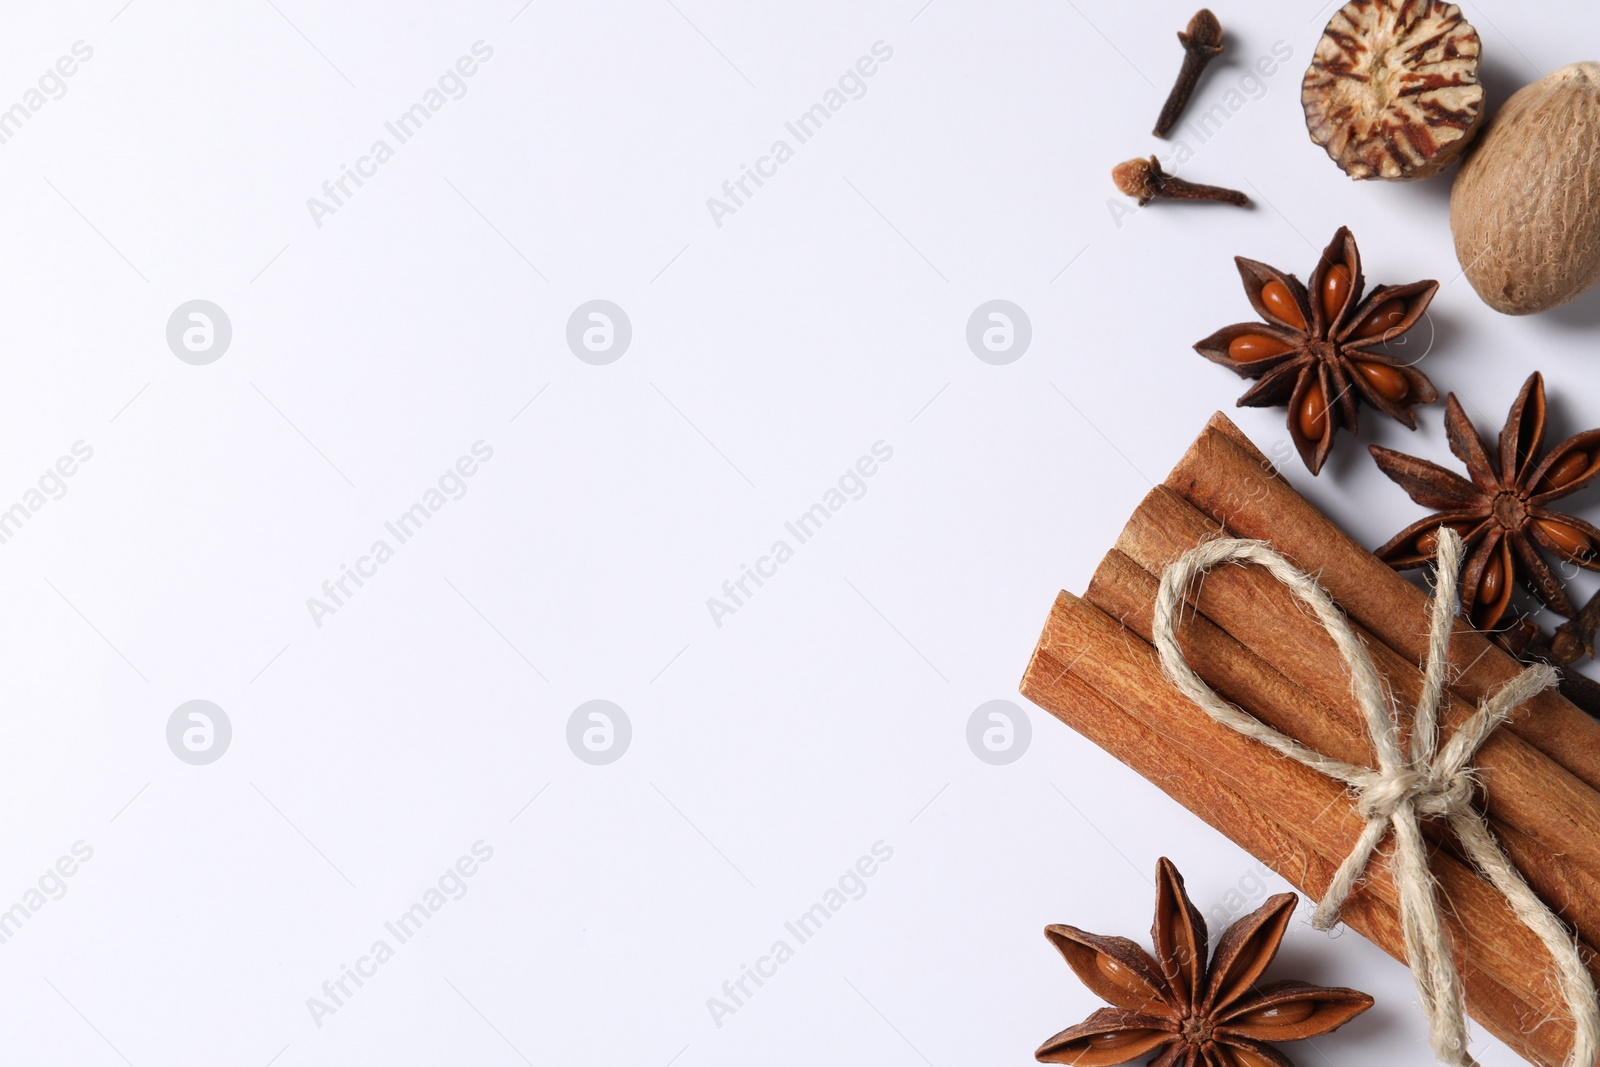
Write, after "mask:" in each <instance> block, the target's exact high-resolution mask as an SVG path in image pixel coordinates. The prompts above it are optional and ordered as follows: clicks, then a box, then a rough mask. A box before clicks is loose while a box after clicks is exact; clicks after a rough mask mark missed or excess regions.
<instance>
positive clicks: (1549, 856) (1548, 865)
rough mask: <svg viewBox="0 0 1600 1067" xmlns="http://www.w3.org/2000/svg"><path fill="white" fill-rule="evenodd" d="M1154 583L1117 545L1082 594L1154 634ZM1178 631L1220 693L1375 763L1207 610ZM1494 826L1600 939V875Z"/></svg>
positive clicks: (1349, 725) (1275, 722)
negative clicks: (1224, 629) (1211, 618)
mask: <svg viewBox="0 0 1600 1067" xmlns="http://www.w3.org/2000/svg"><path fill="white" fill-rule="evenodd" d="M1157 586H1158V580H1157V578H1156V577H1155V576H1154V575H1153V574H1151V573H1149V572H1148V571H1146V570H1145V569H1144V568H1142V567H1140V566H1139V564H1138V563H1137V562H1135V561H1134V560H1133V559H1131V558H1130V557H1128V556H1126V555H1124V554H1123V553H1122V552H1119V551H1115V550H1113V551H1112V552H1111V553H1110V554H1109V555H1107V556H1106V558H1105V559H1104V561H1102V562H1101V564H1100V567H1099V569H1098V570H1096V571H1095V574H1094V578H1093V580H1092V581H1091V582H1090V583H1089V589H1088V592H1087V593H1086V594H1085V599H1086V600H1088V601H1089V602H1090V603H1092V604H1094V605H1095V606H1096V607H1098V608H1100V609H1101V610H1102V611H1104V612H1105V613H1106V614H1108V615H1110V616H1111V617H1112V618H1115V619H1118V620H1119V621H1121V622H1122V623H1123V624H1124V625H1125V626H1127V627H1128V628H1129V629H1131V630H1132V631H1133V632H1134V633H1136V634H1138V635H1139V636H1140V638H1142V639H1143V640H1145V641H1150V640H1151V639H1152V638H1151V634H1152V627H1151V621H1152V618H1153V616H1154V613H1155V599H1156V590H1157ZM1178 639H1179V644H1180V645H1181V646H1182V647H1183V650H1184V655H1185V657H1186V658H1187V659H1188V661H1189V664H1190V666H1192V667H1193V668H1194V669H1195V671H1196V672H1197V673H1198V674H1199V675H1200V676H1201V677H1202V678H1204V679H1205V680H1206V681H1207V683H1208V684H1210V685H1211V687H1212V688H1213V689H1215V690H1216V691H1217V692H1218V693H1219V694H1221V695H1222V697H1223V699H1225V700H1228V701H1230V702H1232V703H1233V704H1236V705H1237V706H1239V707H1240V708H1242V709H1244V710H1245V711H1247V712H1249V713H1250V714H1251V715H1254V716H1255V717H1256V718H1258V719H1260V720H1261V721H1262V722H1265V723H1267V724H1268V725H1269V726H1272V727H1273V728H1274V729H1276V730H1278V731H1280V732H1281V733H1285V734H1288V735H1289V736H1291V737H1294V738H1297V739H1298V740H1300V741H1302V742H1304V743H1305V744H1307V745H1310V746H1311V747H1312V748H1314V749H1316V750H1317V751H1318V752H1323V753H1326V754H1327V755H1329V756H1333V757H1334V758H1336V759H1341V760H1344V761H1345V762H1347V763H1357V764H1363V765H1368V766H1370V765H1371V764H1372V761H1373V760H1372V752H1371V746H1370V743H1369V741H1368V739H1367V737H1366V736H1365V733H1364V730H1363V729H1362V728H1361V726H1360V724H1359V722H1355V721H1350V720H1348V719H1347V718H1346V717H1344V716H1341V715H1339V714H1338V713H1336V712H1335V711H1334V710H1333V709H1331V708H1329V706H1328V705H1326V704H1324V703H1323V702H1321V701H1320V700H1318V699H1316V697H1315V696H1314V695H1313V694H1312V693H1310V692H1309V691H1308V690H1306V689H1304V688H1301V687H1299V686H1296V685H1295V684H1293V683H1292V682H1291V681H1289V679H1287V678H1285V677H1284V676H1283V675H1282V674H1281V673H1279V671H1278V668H1277V667H1276V666H1275V665H1274V664H1272V663H1270V662H1268V661H1267V660H1265V659H1263V658H1262V657H1260V656H1258V655H1257V654H1256V653H1254V652H1253V651H1251V650H1250V649H1249V648H1248V647H1246V646H1245V645H1243V644H1241V643H1240V642H1239V641H1238V640H1237V639H1236V638H1235V637H1234V636H1232V635H1231V634H1229V633H1227V632H1225V631H1223V630H1222V629H1221V628H1219V627H1218V626H1217V625H1216V624H1215V623H1213V622H1212V621H1211V620H1210V619H1209V618H1207V617H1206V616H1204V615H1202V614H1192V615H1188V616H1186V618H1185V620H1184V623H1183V626H1182V627H1181V628H1180V629H1179V631H1178ZM1490 826H1491V828H1492V829H1493V830H1494V833H1495V836H1496V837H1497V838H1498V839H1499V841H1500V843H1501V846H1502V847H1503V848H1504V850H1505V853H1506V855H1507V856H1508V857H1510V859H1511V861H1512V863H1513V864H1515V865H1516V867H1517V869H1518V870H1520V871H1522V872H1523V873H1524V875H1525V876H1526V878H1527V880H1528V883H1529V884H1530V885H1531V886H1532V887H1533V889H1534V891H1535V892H1536V893H1538V894H1539V896H1540V897H1541V898H1542V899H1543V900H1544V901H1545V902H1546V903H1547V904H1548V905H1549V906H1550V907H1551V909H1552V910H1554V911H1555V912H1556V913H1557V914H1559V915H1561V916H1562V917H1563V918H1565V919H1566V920H1567V921H1568V922H1570V923H1571V924H1572V925H1573V926H1574V927H1576V928H1577V930H1578V932H1579V934H1580V935H1581V936H1582V937H1583V939H1584V940H1585V941H1586V942H1588V943H1589V944H1591V945H1592V944H1594V943H1595V942H1596V941H1597V940H1600V937H1597V935H1600V879H1596V878H1595V877H1594V876H1592V875H1590V874H1589V873H1588V872H1586V871H1584V870H1583V869H1582V868H1580V867H1578V866H1576V865H1575V864H1573V863H1571V862H1569V860H1568V859H1567V858H1566V857H1565V856H1562V855H1560V854H1557V853H1553V852H1552V851H1551V850H1550V849H1548V848H1545V847H1544V846H1543V845H1541V844H1540V843H1539V842H1537V841H1535V840H1534V839H1533V838H1531V837H1529V836H1528V835H1527V834H1524V833H1523V832H1521V831H1520V830H1517V829H1516V828H1515V827H1511V826H1507V825H1505V824H1504V823H1501V822H1499V821H1497V820H1495V819H1493V818H1491V819H1490ZM1424 830H1425V832H1427V833H1428V834H1429V835H1430V837H1431V838H1432V839H1434V840H1435V841H1438V842H1445V841H1446V838H1447V835H1446V834H1445V833H1444V829H1443V826H1442V824H1439V823H1437V822H1428V823H1425V824H1424ZM1458 858H1459V856H1458Z"/></svg>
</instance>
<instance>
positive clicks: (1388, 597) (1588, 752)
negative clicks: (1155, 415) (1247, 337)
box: [1166, 413, 1600, 833]
mask: <svg viewBox="0 0 1600 1067" xmlns="http://www.w3.org/2000/svg"><path fill="white" fill-rule="evenodd" d="M1166 485H1167V486H1168V488H1170V489H1172V490H1173V491H1174V492H1176V493H1178V495H1180V496H1182V497H1184V498H1185V499H1187V500H1188V501H1189V502H1190V503H1192V504H1194V506H1195V507H1196V508H1198V509H1199V510H1200V511H1201V512H1203V513H1205V514H1206V515H1207V516H1208V517H1210V518H1211V519H1212V520H1213V521H1214V522H1216V523H1218V524H1219V525H1221V526H1226V527H1228V528H1229V529H1231V530H1233V531H1234V532H1235V534H1236V535H1237V536H1239V537H1253V538H1260V539H1262V540H1266V541H1271V542H1272V543H1273V546H1274V547H1275V548H1277V550H1278V551H1279V552H1282V553H1283V554H1284V555H1285V556H1287V557H1288V558H1290V559H1291V560H1294V561H1295V563H1296V564H1298V565H1299V566H1300V568H1301V569H1302V570H1304V571H1306V572H1307V573H1308V574H1314V575H1316V576H1317V577H1318V580H1319V581H1320V582H1321V583H1322V585H1323V586H1324V588H1326V589H1327V590H1328V592H1329V593H1330V594H1332V595H1333V598H1334V600H1336V601H1337V602H1338V603H1339V606H1340V607H1342V608H1343V609H1344V610H1345V612H1346V614H1348V615H1349V616H1350V617H1351V618H1352V619H1353V620H1355V621H1356V622H1358V623H1360V624H1361V625H1362V626H1363V627H1365V628H1366V629H1368V630H1369V631H1371V632H1372V633H1373V634H1374V635H1375V636H1376V637H1377V638H1378V639H1379V640H1380V641H1382V642H1383V643H1384V644H1385V645H1387V646H1389V647H1390V648H1392V649H1394V650H1395V651H1396V652H1397V653H1399V654H1400V655H1401V656H1403V657H1404V658H1405V659H1406V660H1408V661H1409V662H1412V663H1421V662H1423V660H1424V659H1425V658H1426V657H1427V651H1428V650H1427V629H1426V627H1425V626H1419V625H1417V620H1418V619H1421V618H1425V617H1426V615H1425V612H1426V607H1425V604H1426V600H1427V595H1426V594H1425V593H1423V592H1422V590H1420V589H1418V588H1417V587H1416V586H1414V585H1412V584H1411V583H1410V582H1409V581H1407V580H1406V579H1405V578H1404V577H1402V576H1401V575H1399V574H1397V573H1395V572H1394V571H1393V570H1392V569H1390V567H1389V566H1388V565H1387V564H1385V563H1383V562H1382V561H1381V560H1379V559H1378V558H1377V557H1376V556H1374V555H1373V554H1372V553H1371V552H1369V551H1367V550H1366V549H1365V548H1363V547H1362V546H1361V545H1360V544H1358V543H1357V542H1356V541H1354V540H1352V539H1351V537H1350V535H1349V534H1347V533H1345V532H1344V531H1343V530H1341V529H1340V528H1339V527H1338V525H1337V524H1335V523H1334V522H1332V521H1331V520H1330V519H1328V517H1327V516H1325V515H1323V514H1322V513H1321V512H1319V511H1318V510H1317V509H1316V508H1315V507H1313V506H1312V505H1311V504H1310V503H1308V502H1307V501H1306V500H1305V499H1304V498H1303V497H1301V496H1300V494H1299V493H1297V492H1295V490H1294V488H1293V487H1292V486H1290V485H1289V483H1288V482H1286V481H1284V480H1283V479H1282V478H1281V477H1279V476H1278V474H1277V473H1276V472H1275V471H1274V470H1273V467H1272V463H1271V461H1269V460H1268V459H1267V458H1266V457H1265V456H1264V455H1262V454H1261V452H1260V451H1258V450H1257V449H1256V448H1255V446H1253V445H1252V444H1250V442H1249V439H1248V438H1246V437H1245V436H1244V434H1243V433H1242V432H1241V431H1240V430H1239V428H1238V427H1236V426H1235V425H1234V424H1233V423H1232V422H1231V421H1230V420H1229V419H1228V418H1227V417H1226V416H1224V415H1222V414H1220V413H1218V414H1217V415H1215V416H1213V417H1212V419H1211V422H1210V424H1209V425H1208V426H1207V428H1206V431H1205V433H1204V434H1202V435H1201V437H1200V439H1199V440H1198V441H1197V442H1195V444H1194V446H1193V447H1192V448H1190V450H1189V452H1188V454H1187V455H1185V456H1184V457H1183V459H1182V460H1181V461H1180V462H1179V463H1178V465H1177V467H1175V468H1174V469H1173V471H1172V473H1171V474H1170V475H1169V476H1168V477H1167V480H1166ZM1450 661H1451V663H1452V665H1453V666H1454V667H1455V668H1456V671H1457V672H1458V673H1457V676H1456V678H1455V681H1454V683H1453V684H1452V686H1451V688H1452V690H1453V691H1454V692H1455V693H1456V694H1458V695H1459V696H1460V697H1462V698H1463V699H1465V700H1466V701H1467V702H1468V703H1471V704H1477V703H1478V702H1479V701H1480V700H1482V699H1483V698H1484V697H1486V696H1487V695H1489V694H1490V693H1491V692H1493V691H1494V690H1495V689H1497V688H1499V687H1500V686H1501V685H1503V684H1505V683H1506V682H1507V681H1509V680H1510V679H1511V678H1513V677H1514V676H1515V675H1516V674H1517V672H1518V671H1520V670H1522V665H1521V664H1520V663H1518V662H1517V661H1516V660H1515V659H1513V658H1512V657H1511V656H1510V655H1509V654H1507V653H1506V652H1505V651H1504V650H1503V649H1501V648H1499V647H1498V646H1496V645H1494V644H1492V643H1491V642H1490V641H1489V640H1488V638H1486V637H1484V636H1483V634H1481V633H1479V632H1478V631H1476V630H1474V629H1472V627H1471V626H1470V625H1469V624H1468V623H1467V622H1466V621H1465V620H1458V621H1457V623H1456V632H1455V638H1454V640H1453V641H1452V642H1451V645H1450ZM1505 728H1506V729H1508V730H1510V731H1511V732H1512V733H1513V734H1515V735H1516V736H1518V737H1520V738H1522V739H1523V740H1524V741H1526V742H1528V744H1530V745H1532V746H1533V747H1534V748H1536V749H1538V750H1539V751H1540V752H1543V753H1544V754H1545V755H1546V756H1549V757H1550V758H1551V759H1552V760H1554V761H1555V762H1556V763H1557V764H1559V765H1560V766H1562V767H1564V768H1566V769H1567V770H1568V771H1570V772H1571V773H1572V774H1573V775H1575V776H1576V777H1577V778H1578V779H1580V780H1581V781H1583V782H1584V783H1585V784H1587V785H1588V786H1589V787H1590V788H1591V789H1595V790H1600V720H1596V719H1594V718H1592V717H1590V716H1589V715H1586V714H1585V713H1584V712H1583V711H1582V710H1581V709H1579V708H1578V707H1576V706H1575V705H1573V704H1572V703H1571V702H1570V701H1569V700H1567V699H1566V698H1565V697H1563V696H1561V695H1560V694H1559V693H1555V692H1548V693H1543V694H1541V695H1540V696H1538V697H1536V698H1535V699H1533V700H1532V701H1530V702H1529V703H1528V705H1527V708H1526V710H1524V712H1523V713H1522V714H1520V715H1519V716H1518V717H1517V718H1515V719H1513V720H1512V722H1511V723H1509V724H1508V725H1507V726H1506V727H1505ZM1594 829H1595V827H1594V826H1593V825H1591V826H1590V827H1588V828H1587V832H1588V833H1593V832H1594Z"/></svg>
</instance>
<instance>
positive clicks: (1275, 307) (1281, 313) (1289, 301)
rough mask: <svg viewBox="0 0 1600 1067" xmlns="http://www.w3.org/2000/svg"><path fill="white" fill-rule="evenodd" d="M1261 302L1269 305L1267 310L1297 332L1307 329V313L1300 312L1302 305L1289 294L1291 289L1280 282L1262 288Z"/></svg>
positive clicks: (1270, 283) (1272, 282) (1269, 283)
mask: <svg viewBox="0 0 1600 1067" xmlns="http://www.w3.org/2000/svg"><path fill="white" fill-rule="evenodd" d="M1261 302H1262V303H1263V304H1265V305H1267V310H1268V311H1270V312H1272V313H1273V314H1274V315H1276V316H1278V318H1280V319H1282V320H1283V321H1284V322H1287V323H1288V324H1289V325H1290V326H1293V327H1294V328H1295V329H1297V330H1303V329H1305V328H1306V316H1305V312H1303V311H1301V310H1300V304H1299V302H1297V301H1296V300H1295V298H1294V294H1292V293H1290V292H1289V287H1288V286H1287V285H1284V284H1283V283H1282V282H1280V281H1276V280H1274V281H1270V282H1268V283H1267V284H1266V285H1263V286H1262V287H1261Z"/></svg>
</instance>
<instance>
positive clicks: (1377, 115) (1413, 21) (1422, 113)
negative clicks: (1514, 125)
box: [1300, 0, 1484, 181]
mask: <svg viewBox="0 0 1600 1067" xmlns="http://www.w3.org/2000/svg"><path fill="white" fill-rule="evenodd" d="M1481 53H1482V46H1481V42H1480V41H1479V40H1478V31H1477V30H1475V29H1473V28H1472V26H1471V24H1470V23H1468V22H1467V21H1466V20H1465V19H1463V18H1462V17H1461V9H1460V8H1459V7H1457V6H1456V5H1455V4H1447V3H1444V2H1443V0H1350V3H1348V4H1346V5H1344V7H1342V8H1340V9H1339V10H1338V12H1336V13H1335V14H1334V16H1333V18H1332V19H1331V20H1330V21H1329V22H1328V27H1327V29H1326V30H1324V31H1323V33H1322V39H1321V40H1320V41H1318V42H1317V47H1316V50H1315V51H1314V52H1313V53H1312V56H1311V67H1310V69H1308V70H1307V71H1306V76H1305V81H1304V82H1302V83H1301V86H1300V103H1301V104H1302V105H1303V106H1304V107H1305V112H1306V129H1307V130H1309V131H1310V133H1311V139H1312V140H1313V141H1315V142H1316V143H1317V144H1319V145H1321V146H1322V147H1323V148H1325V149H1327V152H1328V155H1329V156H1331V157H1333V161H1334V162H1335V163H1337V164H1339V167H1340V169H1342V170H1343V171H1344V172H1345V173H1346V174H1348V175H1350V177H1352V178H1357V179H1364V178H1384V179H1387V180H1389V181H1410V180H1412V179H1414V178H1426V177H1428V176H1429V175H1432V174H1437V173H1438V172H1439V171H1440V170H1442V169H1444V168H1445V167H1446V166H1448V165H1449V164H1450V163H1452V162H1454V161H1455V159H1456V158H1457V157H1458V156H1460V155H1461V152H1462V150H1463V149H1464V148H1466V146H1467V144H1468V143H1469V142H1470V141H1471V140H1472V138H1473V135H1474V134H1476V133H1477V132H1478V127H1479V126H1480V125H1481V124H1482V122H1483V115H1484V107H1483V86H1482V85H1480V84H1479V83H1478V60H1479V57H1480V55H1481Z"/></svg>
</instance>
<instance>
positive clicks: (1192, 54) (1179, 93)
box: [1154, 7, 1222, 137]
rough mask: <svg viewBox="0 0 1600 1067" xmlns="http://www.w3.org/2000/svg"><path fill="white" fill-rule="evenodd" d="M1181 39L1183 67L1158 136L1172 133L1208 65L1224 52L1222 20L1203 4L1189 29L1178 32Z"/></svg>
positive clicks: (1165, 107)
mask: <svg viewBox="0 0 1600 1067" xmlns="http://www.w3.org/2000/svg"><path fill="white" fill-rule="evenodd" d="M1178 42H1179V43H1180V44H1182V45H1183V66H1182V67H1180V68H1179V69H1178V80H1177V82H1176V83H1175V84H1174V85H1173V86H1172V92H1170V93H1169V94H1167V102H1166V103H1165V104H1163V105H1162V106H1161V117H1160V118H1158V119H1156V128H1155V131H1154V132H1155V135H1156V136H1157V137H1165V136H1166V135H1167V134H1169V133H1171V132H1172V127H1174V126H1176V125H1177V124H1178V118H1179V116H1181V115H1182V114H1183V109H1184V108H1185V107H1187V106H1188V105H1189V98H1190V97H1191V96H1193V95H1194V87H1195V86H1196V85H1197V84H1199V82H1200V74H1201V72H1202V71H1204V70H1205V69H1206V64H1207V63H1210V62H1211V61H1212V60H1213V59H1215V58H1216V57H1218V56H1220V55H1221V54H1222V23H1220V22H1218V21H1217V16H1215V15H1213V14H1212V13H1211V9H1210V8H1208V7H1203V8H1201V9H1200V10H1199V11H1196V12H1195V14H1194V18H1192V19H1190V20H1189V28H1188V29H1187V30H1180V31H1178Z"/></svg>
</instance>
